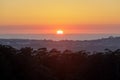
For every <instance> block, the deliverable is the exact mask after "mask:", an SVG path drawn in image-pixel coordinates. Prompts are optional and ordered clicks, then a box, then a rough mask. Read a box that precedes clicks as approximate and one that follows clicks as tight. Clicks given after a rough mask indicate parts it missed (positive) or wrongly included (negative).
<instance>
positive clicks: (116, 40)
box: [0, 36, 120, 52]
mask: <svg viewBox="0 0 120 80" xmlns="http://www.w3.org/2000/svg"><path fill="white" fill-rule="evenodd" d="M0 44H3V45H11V46H13V47H15V48H18V49H19V48H21V47H32V48H34V49H38V48H43V47H46V48H48V50H50V49H53V48H57V49H58V50H61V51H63V50H65V49H69V50H73V51H79V50H87V51H90V52H91V51H104V49H106V48H107V49H111V50H114V49H120V37H112V36H111V37H109V38H102V39H97V40H84V41H79V40H76V41H73V40H61V41H52V40H29V39H0Z"/></svg>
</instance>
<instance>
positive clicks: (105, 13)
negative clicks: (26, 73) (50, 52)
mask: <svg viewBox="0 0 120 80" xmlns="http://www.w3.org/2000/svg"><path fill="white" fill-rule="evenodd" d="M57 29H63V30H64V32H65V33H120V0H0V34H9V33H11V34H13V33H17V34H20V33H22V34H41V33H45V34H46V33H55V31H56V30H57Z"/></svg>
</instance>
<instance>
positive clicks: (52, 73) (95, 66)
mask: <svg viewBox="0 0 120 80" xmlns="http://www.w3.org/2000/svg"><path fill="white" fill-rule="evenodd" d="M36 45H37V44H36ZM69 46H70V45H69ZM0 80H120V49H116V50H114V51H112V50H109V49H105V51H104V52H94V53H92V54H90V52H87V51H85V50H80V51H77V52H73V51H71V50H64V51H63V52H61V51H59V50H57V49H51V50H47V48H38V49H36V50H35V49H33V48H31V47H23V48H20V49H16V48H13V47H11V46H8V45H0Z"/></svg>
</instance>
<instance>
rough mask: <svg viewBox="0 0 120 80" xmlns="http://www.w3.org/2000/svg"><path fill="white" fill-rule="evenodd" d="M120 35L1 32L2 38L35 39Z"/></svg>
mask: <svg viewBox="0 0 120 80" xmlns="http://www.w3.org/2000/svg"><path fill="white" fill-rule="evenodd" d="M111 36H112V37H120V34H63V35H57V34H0V39H34V40H55V41H58V40H95V39H101V38H108V37H111Z"/></svg>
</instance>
